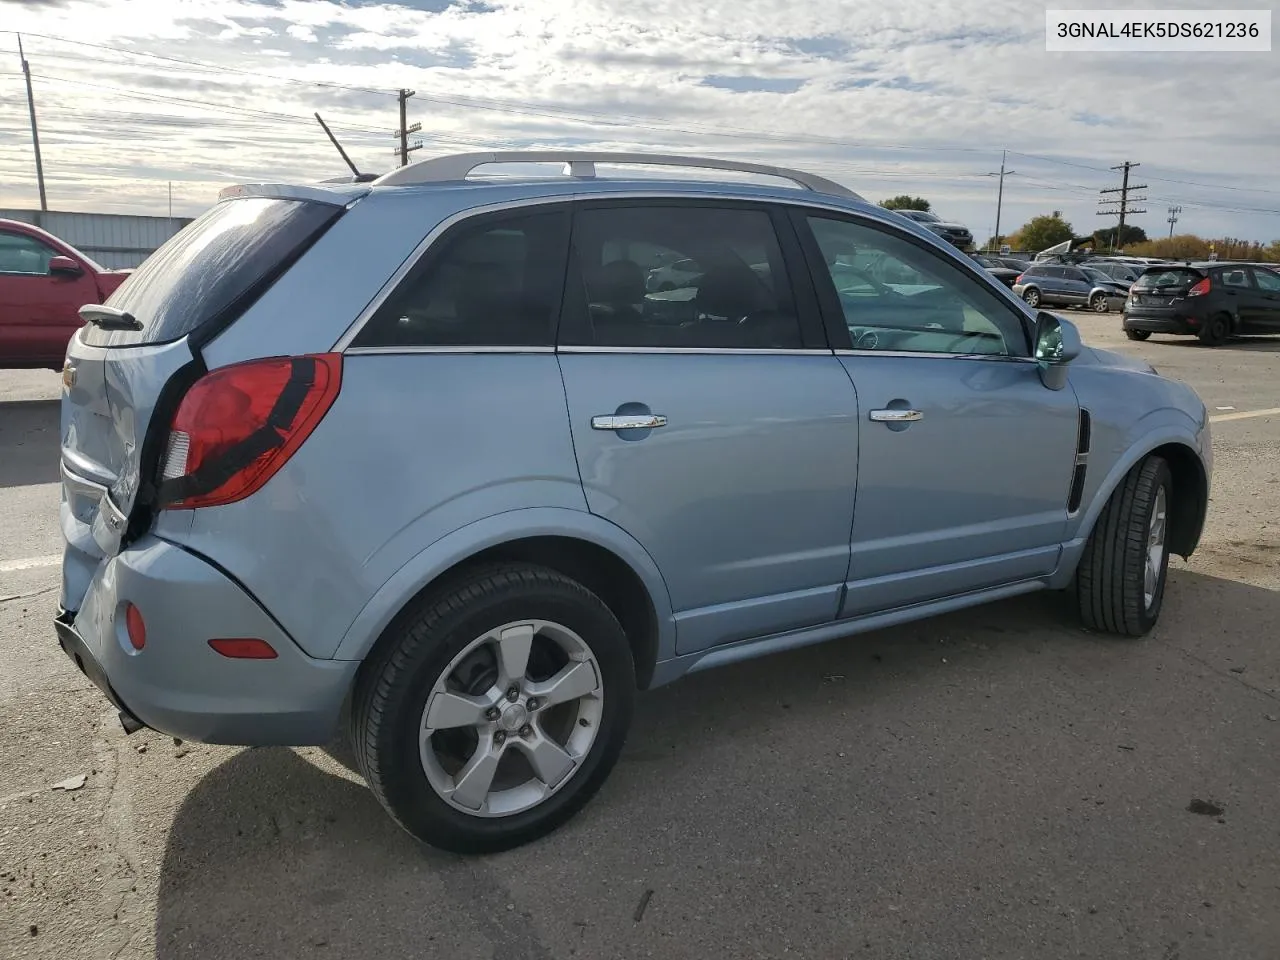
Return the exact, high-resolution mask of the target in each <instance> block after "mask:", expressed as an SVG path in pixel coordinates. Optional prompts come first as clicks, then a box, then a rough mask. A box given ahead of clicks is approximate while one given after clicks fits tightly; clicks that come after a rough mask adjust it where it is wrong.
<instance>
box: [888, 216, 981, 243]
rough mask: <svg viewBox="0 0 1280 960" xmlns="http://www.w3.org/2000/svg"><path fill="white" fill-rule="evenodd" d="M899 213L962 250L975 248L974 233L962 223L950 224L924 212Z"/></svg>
mask: <svg viewBox="0 0 1280 960" xmlns="http://www.w3.org/2000/svg"><path fill="white" fill-rule="evenodd" d="M897 212H898V213H900V214H902V215H903V216H904V217H906V218H907V219H908V220H914V221H915V222H916V223H918V224H920V225H921V226H922V227H924V228H925V229H926V230H931V231H932V232H934V233H936V234H937V235H938V236H940V237H942V239H943V240H946V241H947V242H948V243H952V244H954V245H955V246H957V247H959V248H960V249H961V250H968V249H969V248H970V247H972V246H973V232H972V231H971V230H970V229H969V228H968V227H966V226H965V225H964V224H962V223H949V222H948V221H946V220H942V219H941V218H939V217H938V216H937V214H933V213H928V212H927V211H924V210H898V211H897Z"/></svg>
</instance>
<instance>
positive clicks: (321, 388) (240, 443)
mask: <svg viewBox="0 0 1280 960" xmlns="http://www.w3.org/2000/svg"><path fill="white" fill-rule="evenodd" d="M341 385H342V355H341V354H338V353H327V354H319V355H313V356H305V357H272V358H270V359H266V360H251V361H249V362H248V363H238V364H233V365H232V366H229V367H222V368H221V369H218V370H214V371H213V372H211V373H208V374H206V375H205V376H203V377H201V378H200V379H199V380H197V381H196V382H195V384H194V385H193V386H192V387H191V389H190V390H189V391H188V392H187V395H186V396H185V397H183V398H182V403H181V404H179V406H178V412H177V413H176V414H174V417H173V424H172V426H171V427H170V433H169V445H168V450H167V452H166V454H165V463H164V470H163V473H162V475H161V482H160V490H159V501H160V504H161V506H163V507H165V508H166V509H191V508H193V507H212V506H221V505H222V504H227V503H234V502H235V501H237V500H243V499H244V498H245V497H247V496H249V495H250V494H252V493H254V492H255V491H257V490H258V489H260V488H261V487H262V485H263V484H265V483H266V482H267V481H268V480H270V479H271V477H272V476H274V475H275V473H276V472H277V471H278V470H279V469H280V468H281V467H282V466H284V464H285V463H286V462H287V461H288V459H289V458H290V457H291V456H293V454H294V451H296V450H297V449H298V447H300V446H301V445H302V442H303V441H304V440H306V439H307V437H308V436H309V435H310V434H311V431H312V430H314V429H315V428H316V425H317V424H318V423H319V422H320V420H321V419H322V418H323V417H324V415H325V414H326V413H328V412H329V407H331V406H332V405H333V401H334V399H335V398H336V397H337V396H338V389H339V387H340V386H341Z"/></svg>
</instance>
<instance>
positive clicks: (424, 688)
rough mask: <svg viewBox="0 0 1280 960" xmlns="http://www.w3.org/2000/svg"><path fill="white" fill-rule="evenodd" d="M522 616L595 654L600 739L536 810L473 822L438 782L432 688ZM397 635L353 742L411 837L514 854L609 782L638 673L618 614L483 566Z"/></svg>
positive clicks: (372, 673)
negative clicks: (427, 737) (432, 756)
mask: <svg viewBox="0 0 1280 960" xmlns="http://www.w3.org/2000/svg"><path fill="white" fill-rule="evenodd" d="M524 619H544V620H549V621H553V622H556V623H559V624H562V625H564V626H565V627H568V628H569V629H570V630H573V631H574V632H575V633H577V634H578V636H579V637H581V638H582V640H583V641H584V642H585V643H586V645H587V646H588V647H589V648H590V650H591V653H592V655H593V656H594V657H595V659H596V663H597V665H598V667H599V672H600V674H601V677H600V682H601V685H602V686H603V688H604V690H605V691H606V693H605V695H604V696H603V698H602V713H601V716H600V719H599V723H598V733H597V735H596V738H595V740H594V742H593V743H592V744H591V747H590V749H589V751H588V752H587V754H586V756H585V757H584V758H583V759H582V760H581V761H580V763H579V766H578V769H577V770H575V771H574V772H573V773H571V774H570V775H569V779H568V780H567V781H566V782H565V783H564V784H563V786H561V787H559V788H558V789H557V790H556V792H555V793H552V794H551V796H549V797H548V798H546V799H545V800H543V801H542V802H541V803H540V804H539V805H538V806H536V807H533V808H531V809H528V810H524V811H522V812H520V813H515V814H512V815H510V816H505V817H483V816H472V815H469V814H467V813H465V812H463V811H461V810H459V809H458V808H457V807H455V806H453V805H451V804H450V803H448V802H447V801H445V800H444V799H443V798H442V797H441V795H440V794H439V793H437V792H436V790H435V788H433V787H432V786H431V783H430V782H429V781H428V779H427V776H426V773H425V772H424V769H423V764H422V760H421V758H420V755H419V748H418V730H419V724H420V723H421V720H422V715H423V710H424V708H425V706H426V701H427V697H428V695H429V694H430V692H431V689H432V687H433V685H434V684H435V682H436V680H437V679H438V678H439V677H440V674H441V673H442V672H443V671H444V670H445V669H446V668H447V667H448V666H449V664H450V663H451V662H452V660H453V659H454V658H455V657H456V656H457V655H458V654H459V653H460V652H461V651H462V650H463V649H464V648H465V647H466V646H467V645H468V644H469V643H471V642H472V641H473V640H475V639H476V638H477V637H480V636H482V635H483V634H484V633H486V632H487V631H489V630H492V629H493V628H494V627H496V626H500V625H502V624H504V623H509V622H513V621H518V620H524ZM389 630H391V631H393V633H391V634H390V635H389V636H388V637H387V638H386V641H387V642H385V643H384V644H382V645H380V646H381V649H380V652H379V654H378V656H377V657H376V658H375V659H373V660H371V661H370V662H369V663H367V664H366V665H365V667H364V668H362V670H361V674H360V677H359V679H358V680H357V683H356V690H355V696H354V704H353V709H352V717H351V733H352V736H351V739H352V741H353V743H354V747H355V753H356V760H357V762H358V763H359V766H360V770H361V772H362V773H363V775H364V778H365V780H366V781H367V782H368V784H369V787H370V788H371V789H372V790H373V793H374V795H375V796H376V797H377V798H378V801H379V802H380V803H381V804H382V805H383V807H384V808H385V809H386V810H387V812H388V813H390V814H391V816H392V818H393V819H394V820H395V821H396V822H397V823H398V824H399V825H400V826H401V827H403V828H404V829H405V830H406V831H407V832H408V833H409V834H411V835H412V836H414V837H415V838H417V839H419V840H421V841H423V842H424V843H427V844H430V845H431V846H434V847H438V848H440V849H442V850H448V851H451V852H454V853H494V852H498V851H501V850H509V849H511V848H513V847H517V846H520V845H522V844H526V843H529V842H530V841H533V840H536V839H538V838H539V837H542V836H544V835H546V834H548V833H550V832H551V831H553V830H555V829H556V828H557V827H559V826H561V825H562V824H564V823H565V822H566V821H567V820H569V819H570V818H571V817H573V815H574V814H576V813H577V812H578V811H579V810H580V809H581V808H582V807H583V806H584V805H585V804H586V803H587V801H588V800H590V799H591V797H592V796H593V795H594V794H595V792H596V791H597V790H598V789H599V788H600V786H601V785H602V784H603V783H604V781H605V780H606V779H607V778H608V776H609V773H610V771H611V770H612V769H613V765H614V764H615V763H616V762H617V759H618V756H619V754H620V753H621V752H622V747H623V744H624V742H625V740H626V736H627V730H628V727H629V726H630V723H631V714H632V708H633V704H634V700H635V691H636V680H635V666H634V664H633V663H632V657H631V649H630V646H629V645H628V643H627V637H626V634H625V633H624V632H623V629H622V627H621V625H620V624H619V623H618V621H617V618H615V617H614V615H613V613H612V612H611V611H610V610H609V608H608V607H607V606H606V605H605V604H604V603H603V601H601V600H600V598H599V597H597V596H596V595H595V594H594V593H592V592H591V591H589V590H588V589H587V588H586V587H584V586H582V585H581V584H580V583H578V582H576V581H574V580H571V579H569V578H568V577H565V576H562V575H561V574H559V573H556V572H554V571H552V570H547V569H545V568H543V567H538V566H533V565H526V564H501V565H495V566H491V567H485V568H481V569H477V570H476V571H474V572H473V573H471V574H470V575H468V576H467V577H466V578H465V579H462V580H455V581H453V582H451V583H449V584H448V585H446V586H445V587H443V588H441V589H440V590H438V591H435V592H433V593H430V594H428V595H426V596H424V597H422V598H421V599H420V600H419V601H417V602H416V603H415V605H414V606H413V607H412V608H411V609H410V610H409V611H406V614H405V615H402V616H401V617H400V618H398V621H397V622H396V623H394V624H393V625H392V627H391V628H389Z"/></svg>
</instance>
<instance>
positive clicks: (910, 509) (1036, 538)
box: [794, 213, 1079, 616]
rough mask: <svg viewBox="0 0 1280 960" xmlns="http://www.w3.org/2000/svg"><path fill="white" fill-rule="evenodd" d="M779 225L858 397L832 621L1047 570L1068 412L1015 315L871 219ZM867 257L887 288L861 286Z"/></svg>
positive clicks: (1069, 404)
mask: <svg viewBox="0 0 1280 960" xmlns="http://www.w3.org/2000/svg"><path fill="white" fill-rule="evenodd" d="M794 219H795V221H796V223H797V227H798V229H800V230H801V231H802V238H803V240H804V243H805V246H806V249H807V251H808V252H809V255H810V262H811V264H812V269H813V274H814V276H815V278H817V279H818V280H819V298H820V300H821V301H822V304H823V308H824V314H825V315H826V316H827V318H828V321H829V330H830V332H831V336H832V338H833V342H841V341H842V349H837V353H838V354H839V356H840V360H841V362H842V363H843V364H844V366H845V368H846V369H847V371H848V373H849V377H850V379H851V381H852V382H853V385H854V387H855V389H856V390H857V393H858V407H859V417H860V419H861V432H860V434H859V461H858V493H857V507H856V511H855V514H854V521H853V534H852V543H851V559H850V571H849V581H848V589H847V596H846V600H845V603H844V606H843V609H842V615H843V616H859V615H862V614H868V613H872V612H875V611H880V610H888V609H893V608H895V607H902V606H906V605H909V604H913V603H919V602H923V601H927V600H934V599H941V598H944V597H951V596H957V595H960V594H964V593H969V592H972V591H976V590H982V589H984V588H987V587H995V586H999V585H1002V584H1007V583H1013V582H1017V581H1019V580H1026V579H1031V578H1035V577H1041V576H1044V575H1046V574H1049V573H1051V572H1052V571H1053V570H1054V569H1055V568H1056V567H1057V565H1058V560H1059V555H1060V551H1061V544H1062V541H1063V538H1064V537H1065V535H1066V525H1067V519H1068V513H1067V511H1068V498H1069V495H1070V486H1071V476H1072V472H1073V469H1074V466H1075V458H1076V438H1077V430H1078V425H1079V410H1078V407H1077V403H1076V398H1075V394H1074V392H1073V391H1072V390H1071V389H1070V388H1069V387H1068V388H1067V389H1065V390H1057V391H1055V390H1049V389H1047V388H1046V387H1044V386H1043V385H1042V384H1041V382H1040V378H1039V375H1038V371H1037V367H1036V364H1035V362H1034V361H1033V360H1032V359H1031V357H1030V352H1031V351H1030V340H1029V336H1028V330H1027V325H1026V324H1025V323H1024V319H1023V316H1022V315H1021V313H1020V311H1019V310H1018V309H1017V307H1016V305H1014V304H1011V303H1007V302H1005V300H1004V298H1003V297H1002V296H1001V295H1000V294H999V292H998V291H996V290H994V289H992V288H991V286H990V283H989V281H987V280H986V279H985V278H984V277H982V276H981V275H980V273H979V272H978V271H976V270H970V269H969V268H967V267H965V266H963V265H960V264H957V263H955V262H953V261H952V260H951V259H948V258H944V257H943V256H942V255H940V254H939V253H937V252H935V251H933V250H931V249H929V248H927V247H926V246H925V245H924V244H921V243H919V242H918V241H916V240H915V239H914V238H912V237H910V236H908V235H906V234H904V233H902V232H900V231H898V230H896V229H893V228H891V227H888V226H886V225H883V224H873V223H872V222H870V221H864V220H860V219H858V218H856V217H853V216H849V217H839V216H836V215H827V214H811V213H804V214H802V213H797V214H794ZM867 263H878V264H880V271H881V274H882V275H883V274H885V273H888V272H890V268H892V272H893V273H894V274H896V275H897V276H898V277H899V278H902V279H901V280H900V282H899V283H896V284H892V285H890V284H881V283H879V282H878V281H876V280H874V278H872V277H867V276H863V277H862V278H860V277H859V274H864V275H865V274H866V273H867V270H865V269H864V268H862V267H861V266H860V265H861V264H867ZM908 277H909V278H910V279H911V280H912V282H910V283H907V282H903V281H905V279H906V278H908ZM868 283H870V284H871V285H872V286H873V292H872V293H870V294H868V292H867V290H866V287H867V285H868Z"/></svg>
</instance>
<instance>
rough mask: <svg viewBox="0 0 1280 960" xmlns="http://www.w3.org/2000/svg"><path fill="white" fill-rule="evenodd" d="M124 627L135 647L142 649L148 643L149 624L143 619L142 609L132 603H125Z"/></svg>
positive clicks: (131, 643)
mask: <svg viewBox="0 0 1280 960" xmlns="http://www.w3.org/2000/svg"><path fill="white" fill-rule="evenodd" d="M124 628H125V631H126V632H127V633H128V634H129V643H130V645H132V647H133V649H135V650H141V649H142V648H143V647H145V646H146V645H147V625H146V623H145V622H144V621H143V619H142V611H141V610H139V609H138V608H137V607H135V606H134V605H133V604H132V603H129V604H125V608H124Z"/></svg>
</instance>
